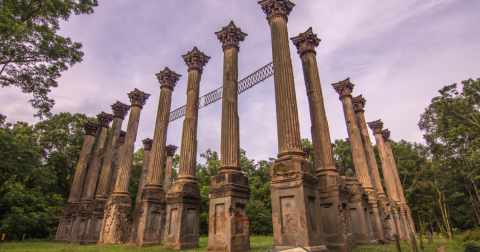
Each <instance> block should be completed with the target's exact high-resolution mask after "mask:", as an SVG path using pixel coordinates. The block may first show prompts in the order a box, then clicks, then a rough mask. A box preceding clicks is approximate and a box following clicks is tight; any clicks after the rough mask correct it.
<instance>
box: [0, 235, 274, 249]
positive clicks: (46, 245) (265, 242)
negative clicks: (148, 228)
mask: <svg viewBox="0 0 480 252" xmlns="http://www.w3.org/2000/svg"><path fill="white" fill-rule="evenodd" d="M207 244H208V237H201V238H200V247H199V248H197V249H190V250H183V251H205V250H206V249H207ZM250 246H251V248H252V249H251V250H250V251H252V252H256V251H259V252H260V251H262V252H266V251H268V250H272V248H273V237H272V236H265V237H263V236H252V237H250ZM159 250H162V251H174V250H163V249H159V248H158V247H152V248H143V249H141V250H138V249H135V248H131V247H125V246H123V245H108V246H96V245H88V246H81V245H78V244H65V243H53V242H24V243H20V242H5V243H4V244H3V245H2V247H1V248H0V251H18V252H20V251H21V252H25V251H28V252H30V251H35V252H36V251H38V252H70V251H82V252H96V251H142V252H144V251H145V252H149V251H159Z"/></svg>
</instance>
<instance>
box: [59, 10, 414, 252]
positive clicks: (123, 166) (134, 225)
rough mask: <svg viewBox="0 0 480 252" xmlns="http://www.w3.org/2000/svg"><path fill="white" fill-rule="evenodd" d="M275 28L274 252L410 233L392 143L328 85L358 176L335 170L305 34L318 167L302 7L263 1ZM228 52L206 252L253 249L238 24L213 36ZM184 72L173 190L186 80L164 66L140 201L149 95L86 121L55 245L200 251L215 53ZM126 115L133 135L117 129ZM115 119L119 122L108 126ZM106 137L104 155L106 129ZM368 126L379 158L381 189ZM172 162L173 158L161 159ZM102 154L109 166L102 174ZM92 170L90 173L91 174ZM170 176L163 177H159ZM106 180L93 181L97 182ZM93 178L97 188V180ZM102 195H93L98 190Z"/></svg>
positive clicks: (354, 101) (312, 41) (346, 90)
mask: <svg viewBox="0 0 480 252" xmlns="http://www.w3.org/2000/svg"><path fill="white" fill-rule="evenodd" d="M259 4H260V5H261V8H262V10H263V12H264V13H265V14H266V16H267V21H268V24H269V26H270V30H271V38H272V54H273V67H274V69H275V71H274V82H275V99H276V107H277V110H276V112H277V130H278V151H279V154H278V159H277V160H276V161H275V162H274V163H273V164H272V165H271V167H270V186H271V198H272V219H273V230H274V231H273V233H274V234H273V235H274V250H279V249H284V248H289V247H293V246H297V245H302V246H303V247H305V248H306V249H308V250H310V251H329V250H331V251H350V250H352V249H354V248H355V247H356V246H357V245H373V244H381V243H386V242H390V241H392V240H393V237H394V234H399V235H400V236H402V237H408V236H409V235H410V234H412V233H413V234H415V225H414V222H413V218H412V213H411V210H410V208H409V207H408V205H407V203H406V200H405V195H404V192H403V188H402V184H401V182H400V178H399V175H398V171H397V167H396V165H395V160H394V157H393V153H392V148H391V146H390V142H389V136H390V131H388V130H383V123H382V121H381V120H377V121H374V122H369V123H367V122H366V121H365V116H364V112H365V111H364V107H365V104H366V100H365V99H364V98H363V96H362V95H360V96H357V97H352V91H353V87H354V85H353V84H352V83H351V82H350V79H349V78H347V79H345V80H343V81H340V82H338V83H334V84H332V86H333V88H334V89H335V91H336V92H337V93H338V94H339V99H340V101H341V102H342V106H343V109H344V115H345V122H346V126H347V132H348V136H349V138H348V142H349V143H350V147H351V150H352V158H353V163H354V167H353V168H354V169H355V173H356V177H345V167H342V168H339V167H338V165H336V164H335V162H334V157H333V154H332V147H333V146H332V143H331V139H330V130H329V126H328V121H327V118H326V113H325V107H324V102H323V94H322V87H321V82H320V76H319V71H318V66H317V59H316V51H315V48H316V47H317V46H319V44H320V39H318V38H317V35H316V34H314V33H313V31H312V28H311V27H310V28H309V29H307V30H306V31H305V32H304V33H300V34H299V35H298V36H295V37H293V38H291V41H292V42H293V44H294V46H295V47H296V49H297V51H298V54H299V56H300V58H301V61H302V67H303V73H304V78H305V85H306V89H307V98H308V101H309V104H310V118H311V123H312V128H311V134H312V143H313V156H312V159H313V161H314V164H312V163H310V162H309V157H310V153H308V151H306V150H304V149H302V146H301V141H300V139H301V138H300V131H299V129H300V126H299V119H298V108H297V101H296V94H295V85H294V76H293V68H292V60H291V55H290V49H289V43H288V40H289V38H288V29H287V22H288V16H289V14H290V12H291V11H292V10H293V8H294V6H295V4H294V3H292V2H290V1H289V0H262V1H259ZM215 34H216V35H217V38H218V39H219V41H220V42H221V43H222V49H223V52H224V68H223V76H224V79H223V80H224V81H223V92H222V96H223V97H222V98H223V101H222V121H221V150H220V153H221V159H220V164H221V165H220V169H219V172H218V174H217V175H215V176H212V177H211V181H210V183H211V187H210V191H209V198H210V210H209V220H210V223H209V231H208V247H207V251H228V252H242V251H248V250H250V235H249V221H248V219H247V216H246V213H245V211H244V207H245V205H246V204H247V203H248V202H249V198H250V188H249V185H248V178H247V177H246V176H245V175H244V174H243V173H242V171H241V169H240V132H239V117H238V98H237V96H238V92H237V90H238V88H239V87H238V53H239V51H240V46H239V44H240V42H242V41H244V40H245V38H246V36H247V34H246V33H245V32H243V31H242V30H241V29H240V28H239V27H236V25H235V24H234V22H233V21H231V22H230V23H229V24H228V25H227V26H225V27H223V28H222V29H221V30H220V31H218V32H215ZM182 57H183V59H184V61H185V64H186V65H187V67H188V69H187V72H188V82H187V102H186V106H185V107H184V113H185V119H184V122H183V132H182V142H181V148H180V161H179V170H178V179H177V180H176V181H175V183H173V185H172V186H170V176H171V169H172V159H173V156H174V154H175V150H176V149H177V147H176V146H173V145H168V146H167V145H166V136H167V128H168V124H169V121H170V118H169V116H170V113H171V111H170V106H171V100H172V92H173V91H174V88H175V86H176V84H177V82H178V81H179V79H180V77H181V75H180V74H177V73H175V72H174V71H171V70H170V69H168V68H167V67H165V69H164V70H162V71H160V72H159V73H158V74H156V76H157V79H158V81H159V83H160V99H159V105H158V110H157V118H156V123H155V131H154V134H153V139H149V138H147V139H145V140H143V144H144V150H145V152H144V159H143V166H142V171H141V175H140V182H139V187H138V193H137V196H136V201H135V202H134V203H133V204H134V205H133V206H134V210H133V211H131V209H132V202H131V199H130V196H129V195H128V182H129V180H130V174H131V170H132V162H133V153H134V142H135V140H136V135H137V129H138V124H139V121H140V112H141V110H142V108H143V106H144V105H145V103H146V100H147V99H148V98H149V96H150V95H149V94H146V93H144V92H142V91H140V90H138V89H135V90H134V91H132V92H130V93H129V94H128V97H129V99H130V103H131V104H130V105H126V104H123V103H121V102H118V101H117V102H116V103H115V104H113V105H112V111H113V115H112V114H107V113H105V112H102V113H100V114H99V115H97V119H98V124H96V123H93V122H87V123H86V124H85V140H84V142H83V146H82V151H81V154H80V158H79V160H78V165H77V169H76V172H75V177H74V180H73V184H72V189H71V192H70V196H69V198H68V203H67V205H66V206H65V207H64V209H63V210H62V213H61V216H60V221H59V225H58V230H57V234H56V238H55V241H56V242H66V243H80V244H83V245H88V244H97V245H104V244H113V243H125V244H126V245H127V246H134V247H137V248H142V247H149V246H160V245H161V244H162V240H163V244H164V245H163V248H164V249H174V250H184V249H190V248H197V247H198V246H199V225H200V222H199V212H200V202H201V197H200V189H199V187H198V185H197V183H196V178H195V166H196V153H197V150H196V148H197V122H198V108H199V107H198V106H199V103H198V100H199V88H200V79H201V75H202V72H203V68H204V67H205V65H206V64H207V63H208V60H209V59H210V57H209V56H207V55H205V54H204V53H203V52H201V51H200V50H198V49H197V48H196V47H194V48H193V49H192V50H191V51H189V52H188V53H187V54H185V55H182ZM129 110H130V115H129V119H128V125H127V130H126V132H123V131H121V126H122V123H123V120H124V119H125V116H126V115H127V113H128V111H129ZM112 121H113V122H112ZM110 122H112V126H111V133H110V136H109V139H108V142H107V146H104V143H105V139H106V136H107V129H108V127H109V124H110ZM367 125H368V127H370V128H371V129H372V130H373V135H374V136H375V140H376V144H377V146H378V149H379V154H380V161H381V164H382V172H383V178H384V181H385V184H386V189H387V193H385V192H384V190H383V187H382V184H381V179H380V174H379V170H378V167H377V162H376V158H375V155H374V152H373V147H372V142H371V141H370V136H369V133H368V128H367ZM165 153H166V156H167V157H166V158H165ZM102 154H105V158H104V161H103V164H102V168H101V174H99V170H100V160H101V156H102ZM87 164H88V167H87ZM163 167H166V168H165V173H164V171H163ZM99 175H100V177H99V178H98V176H99ZM97 179H98V181H99V182H98V186H96V181H97ZM95 190H96V191H95Z"/></svg>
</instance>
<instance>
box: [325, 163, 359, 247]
mask: <svg viewBox="0 0 480 252" xmlns="http://www.w3.org/2000/svg"><path fill="white" fill-rule="evenodd" d="M317 178H318V193H319V199H320V208H321V213H322V224H323V233H324V238H325V243H326V244H325V245H326V246H327V248H328V250H329V251H351V250H353V249H354V248H355V247H356V246H357V245H356V243H355V237H354V236H353V234H352V232H351V227H350V220H349V217H348V213H347V209H348V189H347V188H346V187H345V185H342V182H343V181H341V177H339V175H338V172H336V171H325V172H320V173H317ZM343 184H344V183H343Z"/></svg>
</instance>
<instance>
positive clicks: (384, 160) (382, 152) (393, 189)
mask: <svg viewBox="0 0 480 252" xmlns="http://www.w3.org/2000/svg"><path fill="white" fill-rule="evenodd" d="M368 126H369V127H370V128H371V129H372V131H373V134H374V135H375V141H376V142H377V148H378V154H379V156H380V162H381V164H382V172H383V179H384V181H385V186H386V188H387V194H388V198H389V200H390V206H391V209H392V214H393V217H394V221H395V230H396V231H397V233H398V234H399V235H400V236H401V237H402V236H405V233H404V232H403V227H402V226H403V225H402V224H401V222H399V221H398V220H399V218H398V213H399V206H398V202H399V197H398V192H397V186H396V184H395V178H394V176H393V172H392V166H391V164H390V158H389V154H388V150H387V147H386V146H385V143H384V142H383V138H382V128H383V122H382V121H381V120H377V121H373V122H369V123H368Z"/></svg>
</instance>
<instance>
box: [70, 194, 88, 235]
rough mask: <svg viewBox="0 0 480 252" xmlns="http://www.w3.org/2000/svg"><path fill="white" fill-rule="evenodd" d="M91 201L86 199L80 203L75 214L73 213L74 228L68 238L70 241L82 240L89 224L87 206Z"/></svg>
mask: <svg viewBox="0 0 480 252" xmlns="http://www.w3.org/2000/svg"><path fill="white" fill-rule="evenodd" d="M90 202H91V200H86V201H81V202H80V203H78V205H77V209H76V211H75V214H74V215H73V224H72V230H71V231H70V235H69V237H68V239H67V242H68V243H79V242H80V241H81V240H82V236H83V232H84V230H85V227H86V224H87V207H88V204H90Z"/></svg>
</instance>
